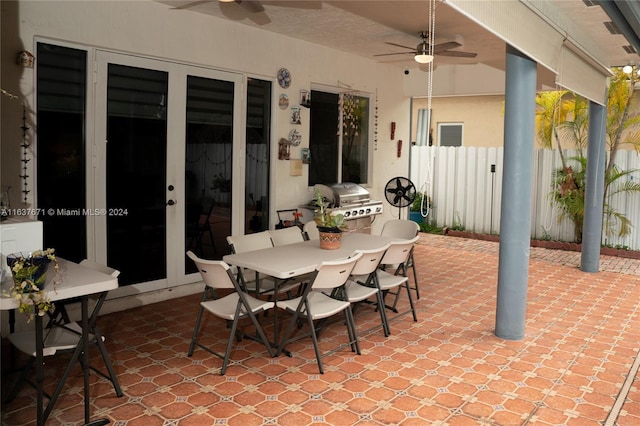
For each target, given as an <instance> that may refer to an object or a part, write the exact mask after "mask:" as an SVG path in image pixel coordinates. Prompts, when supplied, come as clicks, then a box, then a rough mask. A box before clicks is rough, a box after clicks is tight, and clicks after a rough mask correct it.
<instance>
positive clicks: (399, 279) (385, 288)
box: [375, 236, 420, 333]
mask: <svg viewBox="0 0 640 426" xmlns="http://www.w3.org/2000/svg"><path fill="white" fill-rule="evenodd" d="M419 239H420V237H419V236H416V237H414V238H413V239H411V240H404V241H395V242H392V243H390V244H389V248H387V251H386V252H385V253H384V256H383V258H382V260H381V261H380V266H381V268H379V269H378V270H377V271H376V277H375V279H376V282H377V284H378V288H379V289H380V291H382V292H383V294H384V295H385V296H388V295H389V294H394V295H395V298H394V301H393V305H385V308H386V309H390V310H391V311H393V312H396V313H397V314H398V315H396V316H395V317H394V318H395V319H397V318H398V317H400V316H402V315H406V314H408V313H412V314H413V320H414V321H418V316H417V314H416V308H415V306H414V304H413V297H412V296H411V287H410V286H409V278H408V277H407V274H406V269H401V272H402V274H397V273H393V274H392V273H389V272H387V271H385V270H384V269H383V267H384V266H385V265H401V264H403V263H405V262H406V261H407V259H408V258H409V255H410V254H411V250H412V248H413V245H414V244H415V243H416V241H418V240H419ZM402 287H404V288H405V289H406V290H407V297H408V299H409V306H410V308H409V310H407V311H405V312H398V310H397V308H396V306H397V304H398V299H399V297H400V293H401V288H402ZM392 290H395V293H394V292H392ZM389 320H390V318H389V317H387V332H388V333H391V330H390V328H389V326H388V324H389Z"/></svg>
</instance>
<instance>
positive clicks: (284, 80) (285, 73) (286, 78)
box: [278, 68, 291, 89]
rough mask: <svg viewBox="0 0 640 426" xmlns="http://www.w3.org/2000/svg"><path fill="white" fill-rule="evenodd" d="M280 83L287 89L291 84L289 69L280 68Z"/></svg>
mask: <svg viewBox="0 0 640 426" xmlns="http://www.w3.org/2000/svg"><path fill="white" fill-rule="evenodd" d="M278 84H279V85H280V87H282V88H283V89H286V88H288V87H289V86H290V85H291V73H290V72H289V70H288V69H286V68H280V69H279V70H278Z"/></svg>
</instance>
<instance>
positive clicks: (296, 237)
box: [269, 226, 304, 247]
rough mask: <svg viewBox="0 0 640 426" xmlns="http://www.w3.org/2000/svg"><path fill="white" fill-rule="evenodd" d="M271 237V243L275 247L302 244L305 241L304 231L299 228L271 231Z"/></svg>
mask: <svg viewBox="0 0 640 426" xmlns="http://www.w3.org/2000/svg"><path fill="white" fill-rule="evenodd" d="M269 235H270V236H271V242H272V243H273V246H274V247H277V246H283V245H285V244H293V243H300V242H302V241H304V236H303V235H302V231H300V228H298V227H297V226H291V227H289V228H281V229H275V230H272V231H269Z"/></svg>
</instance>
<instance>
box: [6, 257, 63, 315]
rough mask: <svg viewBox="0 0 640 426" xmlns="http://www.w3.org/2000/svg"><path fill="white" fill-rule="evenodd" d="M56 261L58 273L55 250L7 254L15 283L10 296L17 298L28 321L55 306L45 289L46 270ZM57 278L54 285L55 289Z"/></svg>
mask: <svg viewBox="0 0 640 426" xmlns="http://www.w3.org/2000/svg"><path fill="white" fill-rule="evenodd" d="M50 262H53V263H54V268H55V272H56V274H57V273H58V262H57V260H56V255H55V250H54V249H52V248H49V249H46V250H38V251H34V252H32V253H30V254H23V253H13V254H10V255H8V256H7V265H8V266H9V268H11V273H12V275H13V285H12V286H11V289H10V291H9V294H8V296H9V297H12V298H14V299H16V300H17V302H18V310H19V311H20V312H21V313H23V314H25V315H26V317H27V322H30V321H31V320H32V319H34V318H35V315H36V314H37V315H39V316H44V314H45V313H47V312H51V311H52V310H53V308H54V306H53V303H52V302H51V300H50V299H49V295H48V294H47V292H46V291H44V283H45V280H46V272H47V268H48V267H49V263H50ZM55 284H56V280H55V279H54V281H53V285H54V287H53V288H54V290H55Z"/></svg>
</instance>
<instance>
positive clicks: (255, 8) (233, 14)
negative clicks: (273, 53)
mask: <svg viewBox="0 0 640 426" xmlns="http://www.w3.org/2000/svg"><path fill="white" fill-rule="evenodd" d="M204 3H217V4H218V6H219V7H220V11H221V12H222V13H223V14H224V15H225V16H226V17H227V18H229V19H232V20H235V21H238V20H242V19H245V18H247V19H249V20H251V21H252V22H253V23H255V24H257V25H265V24H268V23H270V22H271V19H269V17H268V16H267V13H266V10H265V8H264V6H263V4H264V5H270V6H280V7H291V8H296V9H320V8H321V7H322V2H321V1H310V0H297V1H296V0H278V1H269V0H263V1H260V0H194V1H187V2H186V3H183V4H182V5H180V6H176V7H174V9H190V8H192V7H195V6H197V5H200V4H204Z"/></svg>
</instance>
